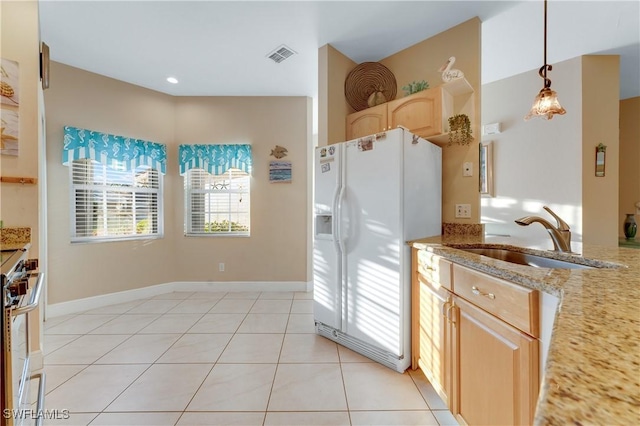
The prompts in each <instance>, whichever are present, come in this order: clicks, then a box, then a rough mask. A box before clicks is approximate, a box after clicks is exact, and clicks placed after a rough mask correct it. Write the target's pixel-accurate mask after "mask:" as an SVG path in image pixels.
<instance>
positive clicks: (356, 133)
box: [346, 78, 473, 143]
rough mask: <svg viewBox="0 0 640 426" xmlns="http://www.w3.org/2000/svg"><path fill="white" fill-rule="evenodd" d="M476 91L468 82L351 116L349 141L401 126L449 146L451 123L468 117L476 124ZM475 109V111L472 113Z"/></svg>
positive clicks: (419, 93) (413, 95) (439, 87)
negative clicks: (452, 119)
mask: <svg viewBox="0 0 640 426" xmlns="http://www.w3.org/2000/svg"><path fill="white" fill-rule="evenodd" d="M472 97H473V88H472V87H471V85H470V84H469V82H467V80H465V79H464V78H462V79H459V80H454V81H452V82H449V83H445V84H442V85H440V86H438V87H434V88H432V89H427V90H423V91H421V92H418V93H414V94H412V95H409V96H405V97H404V98H400V99H396V100H393V101H390V102H387V103H384V104H380V105H377V106H375V107H371V108H367V109H365V110H362V111H358V112H354V113H353V114H349V115H348V116H347V122H346V124H347V125H346V128H347V134H346V139H347V140H351V139H356V138H360V137H363V136H368V135H372V134H374V133H379V132H384V131H386V130H390V129H395V128H396V127H398V126H402V127H405V128H407V129H409V131H410V132H411V133H414V134H416V135H418V136H422V137H423V138H425V139H429V140H430V141H432V142H436V143H446V142H447V141H448V136H447V133H448V131H449V129H448V119H449V117H450V116H452V115H454V114H458V113H461V112H464V113H467V115H469V118H470V119H472V120H473V113H472V109H473V99H472ZM469 108H471V111H468V110H469Z"/></svg>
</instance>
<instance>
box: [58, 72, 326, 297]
mask: <svg viewBox="0 0 640 426" xmlns="http://www.w3.org/2000/svg"><path fill="white" fill-rule="evenodd" d="M51 77H52V80H51V89H49V90H48V91H47V92H46V104H47V111H48V120H47V139H48V152H47V165H48V177H49V188H50V192H49V213H50V215H49V229H50V234H49V247H50V254H51V256H50V260H51V262H50V278H49V280H50V288H51V291H50V303H60V302H66V301H70V300H75V299H82V298H87V297H91V296H97V295H103V294H109V293H115V292H121V291H127V290H133V289H138V288H142V287H146V286H150V285H155V284H162V283H167V282H178V281H179V282H185V281H195V282H214V281H215V282H254V281H259V282H267V283H268V282H294V281H295V282H306V281H308V280H309V277H310V274H311V273H310V271H309V260H308V258H310V253H309V251H308V250H309V249H310V247H311V245H310V244H311V243H310V238H311V219H310V217H311V213H310V205H311V198H310V195H309V193H310V189H311V183H310V179H311V172H310V170H309V169H310V167H311V166H310V164H312V163H311V161H310V158H311V157H310V155H311V154H310V152H312V144H313V141H312V134H311V133H312V102H311V100H310V99H309V98H307V97H172V96H169V95H165V94H162V93H158V92H154V91H151V90H148V89H144V88H141V87H137V86H133V85H130V84H127V83H124V82H121V81H117V80H113V79H110V78H106V77H103V76H100V75H97V74H93V73H90V72H86V71H83V70H79V69H77V68H73V67H69V66H66V65H62V64H58V63H53V64H52V73H51ZM96 100H98V101H96ZM64 125H73V126H76V127H83V128H88V129H92V130H98V131H102V132H105V133H111V134H118V135H123V136H131V137H136V138H140V139H145V140H151V141H155V142H160V143H165V144H167V174H166V175H165V176H164V204H163V207H164V237H163V238H159V239H153V240H135V241H120V242H109V243H97V244H71V243H70V242H69V241H70V229H69V226H70V207H69V204H70V195H69V189H68V188H69V172H68V169H67V167H65V166H63V165H62V164H61V150H62V134H63V126H64ZM181 143H186V144H189V143H250V144H251V145H252V150H253V173H252V182H251V185H252V187H251V211H252V213H251V236H250V237H235V238H234V237H185V236H184V233H183V217H184V212H183V208H184V201H183V198H184V195H183V178H182V176H180V175H179V170H178V145H179V144H181ZM276 144H277V145H280V146H283V147H285V148H287V150H288V156H287V157H285V158H286V159H287V160H290V161H291V162H292V166H293V171H292V182H291V183H290V184H283V183H281V184H271V183H269V161H270V160H271V159H273V157H270V156H269V155H270V152H271V149H273V148H274V147H275V145H276ZM219 262H224V263H225V264H226V266H225V271H224V272H220V271H218V263H219ZM141 265H142V266H143V267H141Z"/></svg>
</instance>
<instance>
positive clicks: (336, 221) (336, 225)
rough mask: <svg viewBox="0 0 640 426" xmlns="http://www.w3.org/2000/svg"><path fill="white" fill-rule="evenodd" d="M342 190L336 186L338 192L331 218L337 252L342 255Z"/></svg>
mask: <svg viewBox="0 0 640 426" xmlns="http://www.w3.org/2000/svg"><path fill="white" fill-rule="evenodd" d="M341 190H342V188H341V187H339V186H336V190H335V192H334V194H333V206H332V207H331V211H332V213H333V214H332V218H331V234H332V236H333V244H334V246H335V248H336V251H337V252H338V253H340V215H339V210H338V209H339V205H340V192H341Z"/></svg>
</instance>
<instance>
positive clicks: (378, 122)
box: [347, 103, 387, 140]
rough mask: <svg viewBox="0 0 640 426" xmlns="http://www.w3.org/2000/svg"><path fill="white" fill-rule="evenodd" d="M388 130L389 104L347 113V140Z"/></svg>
mask: <svg viewBox="0 0 640 426" xmlns="http://www.w3.org/2000/svg"><path fill="white" fill-rule="evenodd" d="M385 130H387V104H386V103H385V104H380V105H376V106H374V107H372V108H367V109H365V110H362V111H358V112H354V113H353V114H349V115H347V140H351V139H356V138H361V137H363V136H368V135H373V134H374V133H379V132H383V131H385Z"/></svg>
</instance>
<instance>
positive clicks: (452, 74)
mask: <svg viewBox="0 0 640 426" xmlns="http://www.w3.org/2000/svg"><path fill="white" fill-rule="evenodd" d="M455 61H456V57H455V56H452V57H450V58H449V59H448V60H447V62H445V63H444V65H442V66H441V67H440V69H439V70H438V72H441V73H442V81H444V82H445V83H448V82H450V81H452V80H456V79H458V78H462V77H464V73H463V72H462V71H460V70H458V69H455V68H452V67H453V64H454V62H455Z"/></svg>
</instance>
